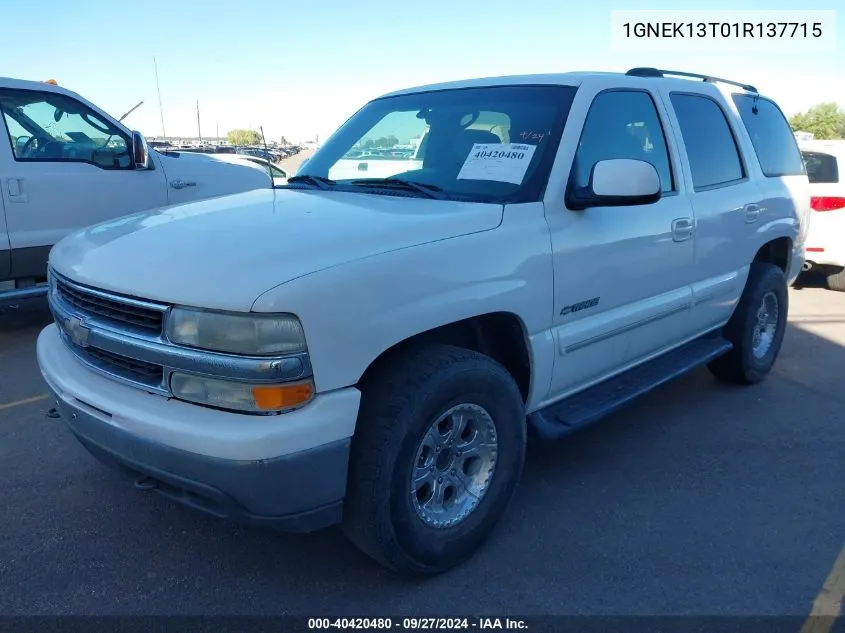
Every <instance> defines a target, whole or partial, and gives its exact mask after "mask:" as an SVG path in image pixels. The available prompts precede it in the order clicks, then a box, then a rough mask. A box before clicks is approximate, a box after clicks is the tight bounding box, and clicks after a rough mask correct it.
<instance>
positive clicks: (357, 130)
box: [291, 86, 576, 202]
mask: <svg viewBox="0 0 845 633" xmlns="http://www.w3.org/2000/svg"><path fill="white" fill-rule="evenodd" d="M575 91H576V89H575V88H573V87H569V86H495V87H482V88H463V89H452V90H440V91H433V92H421V93H413V94H407V95H400V96H394V97H385V98H382V99H376V100H375V101H371V102H370V103H368V104H367V105H366V106H364V107H363V108H362V109H361V110H359V111H358V112H357V113H356V114H355V115H354V116H352V118H350V119H349V120H348V121H347V122H346V123H345V124H344V125H343V126H341V128H340V129H339V130H338V131H337V132H335V134H334V135H332V137H331V138H330V139H329V140H328V141H327V142H326V143H325V144H324V145H323V147H322V148H321V149H320V150H319V151H317V152H316V153H315V154H314V156H313V157H312V158H311V160H309V161H308V163H307V164H304V165H303V166H302V167H301V168H300V170H299V172H298V173H297V177H298V178H295V179H294V180H295V181H297V182H302V183H303V184H302V185H301V186H305V181H307V180H308V178H307V177H311V178H312V179H313V178H320V179H329V180H330V181H332V182H330V183H328V185H326V184H324V185H323V186H322V187H321V189H326V188H327V186H328V187H329V188H330V189H341V190H344V191H350V190H357V191H361V192H364V193H395V191H396V190H395V189H394V188H392V187H389V188H385V191H380V190H379V183H378V182H377V181H378V180H381V179H386V178H387V179H401V180H404V181H410V182H412V183H415V184H418V185H425V186H428V187H430V188H432V189H433V190H435V191H438V192H439V194H438V197H441V198H451V199H456V200H472V201H479V202H493V201H495V202H505V201H507V202H517V201H518V202H525V201H533V200H537V199H538V198H539V197H540V195H541V193H542V191H543V189H544V187H545V185H546V181H547V180H548V175H549V170H550V168H551V165H552V163H553V162H554V154H555V151H556V150H557V146H558V142H559V140H560V135H561V132H562V130H563V125H564V123H565V121H566V117H567V115H568V113H569V108H570V106H571V104H572V99H573V97H574V95H575ZM381 184H384V183H381ZM291 186H297V185H291ZM417 193H418V194H419V190H417ZM402 194H403V195H410V193H409V192H408V191H403V192H402Z"/></svg>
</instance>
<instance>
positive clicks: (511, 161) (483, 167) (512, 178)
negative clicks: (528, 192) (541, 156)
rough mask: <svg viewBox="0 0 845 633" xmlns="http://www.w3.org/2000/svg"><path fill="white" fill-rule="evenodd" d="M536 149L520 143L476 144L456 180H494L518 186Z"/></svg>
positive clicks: (533, 146)
mask: <svg viewBox="0 0 845 633" xmlns="http://www.w3.org/2000/svg"><path fill="white" fill-rule="evenodd" d="M536 148H537V146H536V145H523V144H520V143H476V144H475V145H473V146H472V149H471V150H470V152H469V156H467V159H466V160H465V161H464V164H463V167H461V171H460V172H459V173H458V180H495V181H496V182H509V183H512V184H514V185H520V184H522V179H523V178H525V172H526V171H528V165H529V164H530V163H531V158H532V157H533V156H534V150H535V149H536Z"/></svg>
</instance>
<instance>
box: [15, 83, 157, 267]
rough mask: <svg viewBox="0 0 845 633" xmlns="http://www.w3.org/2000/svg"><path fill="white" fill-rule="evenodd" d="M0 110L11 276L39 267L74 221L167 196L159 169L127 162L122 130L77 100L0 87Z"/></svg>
mask: <svg viewBox="0 0 845 633" xmlns="http://www.w3.org/2000/svg"><path fill="white" fill-rule="evenodd" d="M0 110H2V113H3V123H4V128H5V132H6V133H0V163H2V164H4V165H8V166H9V169H8V170H4V173H3V174H2V196H3V201H4V203H5V207H6V223H7V229H8V233H9V241H10V244H11V248H12V264H11V267H12V276H14V277H21V276H40V275H42V274H43V273H44V270H45V264H46V261H47V255H48V253H49V250H50V247H51V246H52V245H53V244H55V243H56V242H57V241H58V240H60V239H61V238H62V237H64V236H65V235H67V234H68V233H70V232H72V231H74V230H76V229H79V228H83V227H86V226H89V225H91V224H95V223H98V222H100V221H103V220H108V219H112V218H117V217H120V216H123V215H128V214H130V213H134V212H137V211H144V210H147V209H151V208H154V207H158V206H164V205H166V204H167V189H166V184H165V178H164V174H163V172H162V170H161V169H153V170H144V171H137V170H135V169H134V166H133V164H132V157H131V147H132V140H131V138H130V137H129V135H128V134H126V132H125V131H123V130H122V129H119V128H118V127H117V126H116V125H115V124H114V123H112V122H111V121H109V120H107V119H106V118H104V117H102V116H101V115H100V114H98V113H96V112H94V111H93V110H91V109H90V108H89V107H87V106H86V105H85V104H83V103H80V102H79V101H77V100H76V99H73V98H72V97H69V96H67V95H63V94H57V93H52V92H46V91H45V92H41V91H35V90H12V89H2V90H0Z"/></svg>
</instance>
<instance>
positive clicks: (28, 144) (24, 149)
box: [21, 136, 38, 156]
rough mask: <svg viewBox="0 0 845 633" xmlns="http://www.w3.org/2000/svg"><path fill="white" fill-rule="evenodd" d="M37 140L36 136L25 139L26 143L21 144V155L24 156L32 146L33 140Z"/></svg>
mask: <svg viewBox="0 0 845 633" xmlns="http://www.w3.org/2000/svg"><path fill="white" fill-rule="evenodd" d="M37 140H38V137H37V136H30V137H29V139H27V141H26V143H24V144H23V147H21V156H26V155H27V154H28V153H29V150H30V148H31V147H32V144H33V142H35V141H37Z"/></svg>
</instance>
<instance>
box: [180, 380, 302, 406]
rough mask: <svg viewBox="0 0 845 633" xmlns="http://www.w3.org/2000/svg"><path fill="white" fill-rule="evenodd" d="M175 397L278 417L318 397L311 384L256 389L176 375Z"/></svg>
mask: <svg viewBox="0 0 845 633" xmlns="http://www.w3.org/2000/svg"><path fill="white" fill-rule="evenodd" d="M170 390H171V392H172V393H173V395H174V397H176V398H179V399H180V400H187V401H188V402H195V403H197V404H205V405H208V406H212V407H217V408H219V409H229V410H232V411H243V412H245V413H275V412H281V411H286V410H290V409H295V408H297V407H301V406H302V405H304V404H306V403H307V402H308V401H310V400H311V398H312V397H313V395H314V384H313V383H312V382H311V381H310V380H306V381H302V382H295V383H284V384H279V385H256V384H250V383H243V382H231V381H228V380H218V379H216V378H205V377H203V376H194V375H191V374H182V373H178V372H174V373H173V374H172V375H171V376H170Z"/></svg>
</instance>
